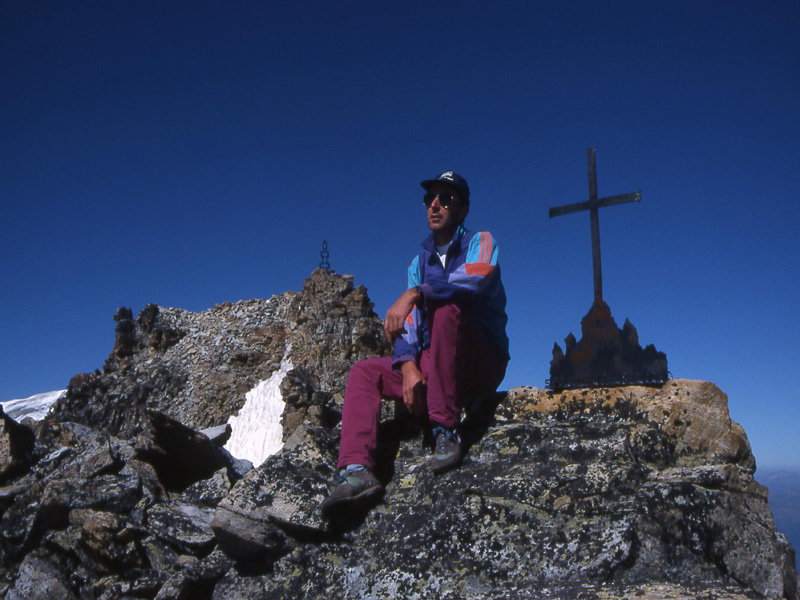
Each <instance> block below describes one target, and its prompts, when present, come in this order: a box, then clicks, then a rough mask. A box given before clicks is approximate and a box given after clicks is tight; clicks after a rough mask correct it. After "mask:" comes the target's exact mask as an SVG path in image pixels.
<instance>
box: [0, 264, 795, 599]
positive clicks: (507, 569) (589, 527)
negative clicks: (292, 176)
mask: <svg viewBox="0 0 800 600" xmlns="http://www.w3.org/2000/svg"><path fill="white" fill-rule="evenodd" d="M116 321H117V327H116V336H115V343H114V348H113V350H112V352H111V355H110V356H109V359H108V360H107V361H106V364H105V365H104V366H103V368H102V370H98V371H96V372H95V373H91V374H83V375H78V376H76V377H74V378H73V379H72V382H71V383H70V386H69V389H68V392H67V394H66V395H65V397H64V398H62V399H61V400H60V401H59V402H58V404H57V405H56V406H55V407H54V410H53V412H52V413H51V414H50V415H49V416H48V418H46V419H44V420H42V421H40V422H33V421H30V420H25V421H23V422H22V423H17V422H15V421H14V420H12V419H10V418H9V417H8V416H7V415H3V416H2V417H3V425H2V431H0V486H2V487H0V511H2V516H1V517H0V577H2V584H0V594H2V596H3V597H5V598H13V599H20V598H44V599H56V598H58V599H59V600H61V599H65V598H66V599H73V598H74V599H84V598H87V599H88V598H92V599H95V598H98V599H101V598H102V599H107V600H111V599H112V598H113V599H121V598H158V599H161V600H164V599H195V598H197V599H214V600H223V599H244V598H248V599H252V598H286V599H289V598H330V599H345V598H348V599H349V598H364V599H373V598H375V599H377V598H419V599H423V598H425V599H427V598H441V599H451V600H455V599H483V598H491V599H495V598H496V599H500V598H508V599H516V598H518V599H537V600H538V599H541V600H544V599H551V598H564V599H581V600H600V599H604V600H605V599H620V600H621V599H631V600H633V599H652V600H656V599H663V600H666V599H680V598H683V599H689V598H692V599H695V598H703V599H707V600H713V599H718V600H739V599H745V598H747V599H755V598H770V599H778V598H786V599H797V598H798V585H797V573H796V571H795V567H794V565H795V556H794V551H793V549H792V548H791V546H790V545H789V544H788V542H787V540H786V538H785V536H783V535H782V534H781V533H779V532H778V531H776V529H775V525H774V522H773V518H772V513H771V512H770V508H769V504H768V502H767V498H768V491H767V489H766V488H764V487H763V486H761V485H759V484H758V483H757V482H756V481H755V480H754V479H753V473H754V471H755V459H754V457H753V455H752V452H751V450H750V446H749V443H748V441H747V436H746V434H745V432H744V431H743V429H742V428H741V427H740V426H739V425H738V424H736V423H735V422H733V421H732V420H731V419H730V416H729V414H728V406H727V397H726V396H725V394H724V393H723V392H722V391H720V390H719V389H718V388H717V387H716V386H715V385H714V384H712V383H708V382H702V381H688V380H670V381H667V383H666V384H664V385H662V386H659V387H644V386H624V387H610V388H592V389H572V390H568V391H546V390H541V389H538V388H533V387H522V388H515V389H512V390H510V391H508V392H498V393H497V394H493V395H490V396H485V397H475V398H469V399H468V401H467V403H466V404H467V406H466V410H465V414H464V420H463V422H462V437H463V438H464V441H465V444H466V446H467V452H466V456H465V460H464V463H463V464H462V466H461V467H460V468H459V469H456V470H454V471H451V472H449V473H446V474H444V475H438V476H437V475H434V474H433V473H431V472H430V469H429V466H428V461H429V459H430V443H431V440H430V432H429V431H428V428H427V426H426V424H425V423H421V422H419V421H417V420H415V419H414V418H412V417H411V416H410V415H408V414H407V413H406V412H405V410H404V408H403V406H402V404H397V405H396V404H395V403H386V406H385V410H384V411H383V413H382V421H381V426H380V448H381V453H382V456H381V461H380V464H381V468H380V469H379V471H378V473H377V475H378V477H379V478H380V479H381V481H382V482H383V484H384V485H385V487H386V494H385V496H384V497H383V498H382V499H381V500H377V501H375V502H374V503H373V504H371V505H368V506H360V507H355V508H352V509H345V510H341V511H339V512H338V513H337V514H335V515H334V516H333V518H332V519H330V520H325V519H323V518H322V515H321V514H320V511H319V503H320V501H321V500H322V499H323V498H324V497H325V495H326V494H327V493H328V491H329V489H330V484H331V480H332V476H333V471H334V465H335V457H336V451H337V447H338V434H339V420H340V414H341V402H342V392H343V390H344V386H345V384H346V376H347V371H348V368H349V365H350V364H351V363H352V362H353V361H355V360H358V359H360V358H364V357H367V356H375V355H382V354H385V353H386V352H388V350H389V348H388V346H387V345H386V343H385V342H384V340H383V337H382V335H383V333H382V326H381V322H380V319H378V317H377V316H376V315H375V314H374V312H373V311H372V307H371V304H370V302H369V299H368V297H367V295H366V290H365V289H364V288H363V287H354V286H353V280H352V277H347V276H340V275H335V274H330V273H327V272H325V271H321V270H318V271H315V272H314V273H313V274H312V276H311V278H309V279H308V280H306V283H305V285H304V286H303V290H302V292H300V293H287V294H284V295H282V296H277V297H273V298H271V299H270V300H251V301H246V302H239V303H236V304H224V305H221V306H217V307H215V308H213V309H211V310H209V311H206V312H204V313H199V314H195V313H188V312H186V311H179V310H176V309H167V308H162V307H157V306H154V305H151V306H148V307H147V308H145V310H144V311H142V313H141V314H140V315H139V316H138V317H137V318H136V319H133V316H132V314H130V311H126V310H121V311H118V313H117V316H116ZM512 326H513V324H512ZM282 364H283V365H285V364H291V365H292V368H291V369H289V370H288V373H287V374H286V376H285V378H283V379H282V381H281V382H280V384H279V387H280V390H279V392H280V395H281V397H282V398H283V401H284V402H285V406H284V408H283V413H282V414H280V415H279V416H277V417H276V418H277V419H279V420H280V426H281V428H282V440H281V441H282V446H281V447H280V449H279V450H278V451H277V452H276V453H274V454H272V455H271V456H269V457H268V458H267V459H266V460H265V461H264V462H263V463H262V464H261V465H259V466H256V467H255V468H254V467H253V466H252V464H250V463H248V462H247V461H244V460H241V459H240V457H235V456H232V455H231V454H230V453H229V452H227V451H226V450H225V449H224V448H223V445H224V444H225V443H226V440H227V439H228V437H229V436H230V435H231V428H230V425H226V423H227V421H228V417H230V416H231V415H232V414H234V413H235V412H236V411H238V410H239V409H240V408H241V407H242V405H243V404H244V402H245V400H244V396H245V392H247V391H248V390H251V389H253V387H254V386H256V385H257V384H259V382H261V381H266V380H268V379H269V378H270V377H271V376H272V375H273V374H274V373H275V372H277V371H278V370H279V369H280V368H281V365H282Z"/></svg>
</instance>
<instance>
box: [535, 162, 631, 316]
mask: <svg viewBox="0 0 800 600" xmlns="http://www.w3.org/2000/svg"><path fill="white" fill-rule="evenodd" d="M595 150H596V148H587V149H586V165H587V168H588V170H589V200H587V201H585V202H576V203H575V204H565V205H564V206H554V207H552V208H550V209H549V215H550V218H551V219H552V218H553V217H560V216H561V215H568V214H570V213H574V212H581V211H584V210H588V211H589V220H590V222H591V229H592V271H593V274H594V301H595V302H602V301H603V273H602V270H601V268H600V215H599V214H598V213H599V210H598V209H600V208H604V207H606V206H614V205H616V204H626V203H628V202H641V201H642V190H636V191H635V192H631V193H629V194H619V195H617V196H607V197H606V198H598V197H597V166H596V164H595V156H594V155H595Z"/></svg>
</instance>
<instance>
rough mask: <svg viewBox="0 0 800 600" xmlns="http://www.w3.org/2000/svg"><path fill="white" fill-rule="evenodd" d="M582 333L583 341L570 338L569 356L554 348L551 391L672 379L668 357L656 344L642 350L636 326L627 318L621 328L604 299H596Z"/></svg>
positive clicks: (567, 352) (651, 383) (568, 345)
mask: <svg viewBox="0 0 800 600" xmlns="http://www.w3.org/2000/svg"><path fill="white" fill-rule="evenodd" d="M581 334H582V337H581V340H580V341H579V342H576V341H575V336H574V335H572V334H571V333H570V334H569V335H568V336H567V338H566V339H565V340H564V343H565V344H566V354H565V353H564V352H562V351H561V347H560V346H559V345H558V344H555V345H554V346H553V360H551V361H550V379H548V380H547V382H546V385H547V387H548V388H550V389H553V390H558V389H572V388H580V387H608V386H619V385H662V384H664V383H665V382H666V381H667V380H668V379H669V371H668V370H667V355H666V354H664V353H663V352H659V351H657V350H656V348H655V346H653V344H650V345H649V346H647V347H646V348H644V349H642V347H641V345H639V334H638V333H637V331H636V328H635V327H634V326H633V324H632V323H631V322H630V321H629V320H627V319H625V325H624V326H623V327H622V329H620V328H618V327H617V323H616V322H615V321H614V317H612V316H611V309H610V308H609V307H608V305H607V304H606V303H605V302H604V301H603V300H595V303H594V304H593V305H592V307H591V308H590V309H589V312H588V313H587V314H586V316H585V317H583V319H581Z"/></svg>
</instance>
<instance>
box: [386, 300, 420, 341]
mask: <svg viewBox="0 0 800 600" xmlns="http://www.w3.org/2000/svg"><path fill="white" fill-rule="evenodd" d="M421 299H422V296H421V294H420V293H419V292H417V291H416V290H415V289H414V288H410V289H407V290H406V291H405V292H403V295H402V296H400V297H399V298H398V299H397V300H396V301H395V303H394V304H392V306H391V308H390V309H389V310H388V311H387V312H386V320H385V321H384V322H383V331H384V332H385V333H386V337H387V338H388V339H389V340H394V339H396V338H399V337H400V336H401V335H403V333H404V332H405V330H406V328H405V322H406V317H407V316H408V315H409V314H411V309H412V308H414V305H415V304H416V303H417V302H419V301H420V300H421Z"/></svg>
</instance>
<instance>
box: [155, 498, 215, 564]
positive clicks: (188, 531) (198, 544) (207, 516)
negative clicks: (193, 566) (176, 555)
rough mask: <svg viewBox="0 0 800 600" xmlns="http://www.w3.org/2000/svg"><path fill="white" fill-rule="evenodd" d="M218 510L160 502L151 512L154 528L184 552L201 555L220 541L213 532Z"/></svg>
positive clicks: (159, 534)
mask: <svg viewBox="0 0 800 600" xmlns="http://www.w3.org/2000/svg"><path fill="white" fill-rule="evenodd" d="M213 516H214V511H213V510H211V509H207V508H201V507H198V506H194V505H192V504H187V503H183V502H170V503H164V504H156V505H155V506H153V507H151V508H150V510H149V511H148V512H147V517H148V521H149V525H150V529H151V531H152V532H153V533H154V534H155V535H156V536H157V537H158V538H160V539H161V540H163V541H165V542H167V543H168V544H171V545H173V546H175V547H176V548H178V549H179V550H181V551H182V552H185V553H188V554H193V555H201V554H204V553H205V552H207V551H208V550H209V549H211V548H212V547H213V546H214V544H215V542H216V540H215V539H214V533H213V532H212V531H211V519H212V517H213Z"/></svg>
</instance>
